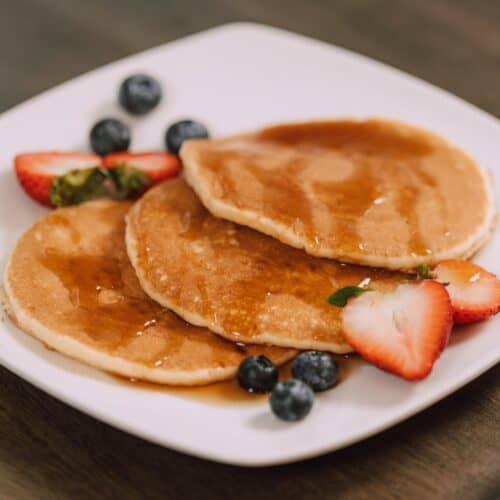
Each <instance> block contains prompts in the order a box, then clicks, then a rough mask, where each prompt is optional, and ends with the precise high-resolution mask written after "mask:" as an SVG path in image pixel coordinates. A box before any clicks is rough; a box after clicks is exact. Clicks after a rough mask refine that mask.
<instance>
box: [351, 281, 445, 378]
mask: <svg viewBox="0 0 500 500" xmlns="http://www.w3.org/2000/svg"><path fill="white" fill-rule="evenodd" d="M452 325H453V309H452V307H451V301H450V297H449V295H448V292H447V291H446V288H445V287H444V286H443V285H442V284H441V283H437V282H436V281H431V280H425V281H414V282H411V283H404V284H401V285H398V286H397V287H396V288H395V289H394V291H392V292H390V293H381V292H378V291H367V292H364V293H363V294H361V295H359V296H358V297H353V298H351V299H350V300H349V301H348V302H347V305H346V306H345V307H344V309H343V310H342V327H343V331H344V334H345V336H346V339H347V341H348V342H349V344H351V346H352V347H353V348H354V349H355V350H356V351H357V352H358V353H359V354H360V355H361V356H362V357H363V358H365V359H366V360H367V361H369V362H371V363H373V364H375V365H376V366H378V367H379V368H382V369H383V370H386V371H389V372H392V373H394V374H396V375H399V376H400V377H403V378H405V379H407V380H420V379H423V378H424V377H426V376H427V375H428V374H429V373H430V372H431V370H432V366H433V365H434V362H435V361H436V359H437V358H438V356H439V355H440V353H441V351H442V350H443V349H444V348H445V346H446V344H447V343H448V338H449V335H450V331H451V328H452Z"/></svg>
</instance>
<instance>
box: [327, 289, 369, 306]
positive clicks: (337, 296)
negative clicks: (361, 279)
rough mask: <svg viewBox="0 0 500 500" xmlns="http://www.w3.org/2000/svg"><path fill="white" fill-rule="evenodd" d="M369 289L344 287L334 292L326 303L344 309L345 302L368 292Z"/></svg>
mask: <svg viewBox="0 0 500 500" xmlns="http://www.w3.org/2000/svg"><path fill="white" fill-rule="evenodd" d="M369 290H371V289H370V288H361V287H360V286H345V287H344V288H339V289H338V290H337V291H336V292H334V293H332V294H331V295H330V296H329V297H328V298H327V299H326V301H327V302H328V303H329V304H331V305H332V306H337V307H344V306H345V305H346V304H347V301H348V300H349V299H350V298H352V297H357V296H358V295H361V294H362V293H365V292H368V291H369Z"/></svg>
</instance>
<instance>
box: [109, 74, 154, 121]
mask: <svg viewBox="0 0 500 500" xmlns="http://www.w3.org/2000/svg"><path fill="white" fill-rule="evenodd" d="M118 100H119V101H120V104H121V105H122V106H123V108H125V109H126V110H127V111H128V112H129V113H132V114H133V115H144V114H146V113H148V112H149V111H151V110H152V109H153V108H155V107H156V106H157V105H158V103H159V102H160V100H161V86H160V84H159V83H158V81H157V80H155V79H154V78H152V77H151V76H148V75H142V74H138V75H132V76H129V77H128V78H127V79H126V80H124V81H123V82H122V84H121V85H120V92H119V94H118Z"/></svg>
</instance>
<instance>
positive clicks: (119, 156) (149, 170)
mask: <svg viewBox="0 0 500 500" xmlns="http://www.w3.org/2000/svg"><path fill="white" fill-rule="evenodd" d="M103 162H104V166H105V167H116V166H118V165H126V166H129V167H134V168H136V169H138V170H142V171H143V172H145V173H146V174H148V175H149V177H151V179H152V180H153V182H154V183H155V184H156V183H157V182H160V181H163V180H165V179H168V178H170V177H174V176H176V175H177V174H178V173H179V172H180V170H181V162H180V160H179V158H178V157H177V156H176V155H173V154H171V153H163V152H160V153H156V152H152V153H113V154H110V155H107V156H105V157H104V160H103Z"/></svg>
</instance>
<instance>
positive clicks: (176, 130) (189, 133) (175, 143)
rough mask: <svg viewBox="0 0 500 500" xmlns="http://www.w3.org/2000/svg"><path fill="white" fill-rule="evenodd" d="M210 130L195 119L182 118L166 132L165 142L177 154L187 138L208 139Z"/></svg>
mask: <svg viewBox="0 0 500 500" xmlns="http://www.w3.org/2000/svg"><path fill="white" fill-rule="evenodd" d="M207 138H208V130H207V128H206V127H205V125H203V124H201V123H199V122H195V121H193V120H181V121H180V122H176V123H173V124H172V125H170V127H168V129H167V133H166V134H165V144H166V146H167V149H168V150H169V151H170V152H171V153H174V154H177V153H178V152H179V150H180V149H181V146H182V143H183V142H184V141H186V140H187V139H207Z"/></svg>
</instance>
